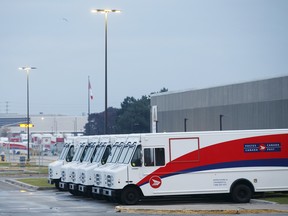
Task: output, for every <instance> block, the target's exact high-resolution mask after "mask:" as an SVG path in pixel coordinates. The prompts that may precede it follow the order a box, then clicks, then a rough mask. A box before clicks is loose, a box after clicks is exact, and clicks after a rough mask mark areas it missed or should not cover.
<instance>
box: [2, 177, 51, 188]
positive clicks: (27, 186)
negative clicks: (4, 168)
mask: <svg viewBox="0 0 288 216" xmlns="http://www.w3.org/2000/svg"><path fill="white" fill-rule="evenodd" d="M4 181H5V182H7V183H9V184H13V185H17V186H19V187H22V188H25V189H28V190H52V189H54V188H53V187H37V186H33V185H30V184H26V183H23V182H20V181H17V180H15V179H5V180H4Z"/></svg>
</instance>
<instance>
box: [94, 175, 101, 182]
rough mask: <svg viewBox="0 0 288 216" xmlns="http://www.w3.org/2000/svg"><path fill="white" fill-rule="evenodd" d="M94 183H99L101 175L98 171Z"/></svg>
mask: <svg viewBox="0 0 288 216" xmlns="http://www.w3.org/2000/svg"><path fill="white" fill-rule="evenodd" d="M95 183H96V185H100V184H101V175H100V174H99V173H97V174H95Z"/></svg>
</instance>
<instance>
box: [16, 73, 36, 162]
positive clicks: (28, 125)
mask: <svg viewBox="0 0 288 216" xmlns="http://www.w3.org/2000/svg"><path fill="white" fill-rule="evenodd" d="M34 69H36V67H19V70H25V71H26V74H27V125H26V126H27V162H29V161H30V150H29V144H30V136H29V133H30V130H29V128H30V121H29V118H30V116H29V72H30V70H34Z"/></svg>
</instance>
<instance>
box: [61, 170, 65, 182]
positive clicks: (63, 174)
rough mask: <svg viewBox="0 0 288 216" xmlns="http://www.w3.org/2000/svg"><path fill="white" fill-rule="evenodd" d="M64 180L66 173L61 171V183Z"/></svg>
mask: <svg viewBox="0 0 288 216" xmlns="http://www.w3.org/2000/svg"><path fill="white" fill-rule="evenodd" d="M65 179H66V173H65V171H62V172H61V181H65Z"/></svg>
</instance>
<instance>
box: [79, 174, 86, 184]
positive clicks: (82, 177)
mask: <svg viewBox="0 0 288 216" xmlns="http://www.w3.org/2000/svg"><path fill="white" fill-rule="evenodd" d="M85 178H86V177H85V173H84V172H82V173H81V176H80V181H81V182H82V184H84V182H85Z"/></svg>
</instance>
